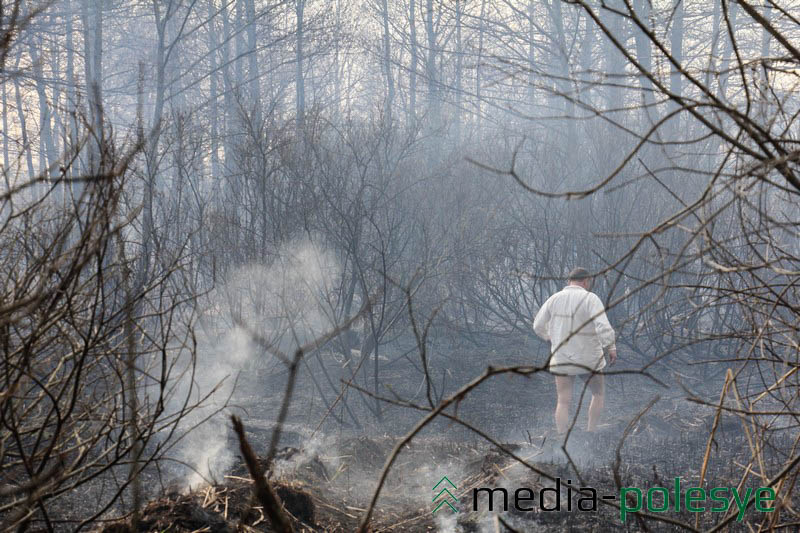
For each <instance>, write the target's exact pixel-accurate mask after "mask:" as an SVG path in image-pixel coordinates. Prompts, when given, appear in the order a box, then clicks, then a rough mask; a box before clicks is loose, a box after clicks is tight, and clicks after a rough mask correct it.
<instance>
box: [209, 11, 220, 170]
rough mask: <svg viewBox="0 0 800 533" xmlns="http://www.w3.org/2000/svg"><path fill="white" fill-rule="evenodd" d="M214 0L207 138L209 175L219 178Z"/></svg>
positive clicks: (210, 25) (211, 22)
mask: <svg viewBox="0 0 800 533" xmlns="http://www.w3.org/2000/svg"><path fill="white" fill-rule="evenodd" d="M215 11H216V10H215V7H214V0H208V24H209V26H208V46H209V51H210V53H209V66H208V70H209V73H210V76H209V92H210V93H211V94H209V112H210V114H211V116H210V117H209V119H210V121H211V132H210V138H209V147H210V150H211V176H212V179H219V178H220V177H221V173H220V169H219V105H218V102H217V97H218V96H219V95H218V89H217V83H218V79H219V72H217V50H218V48H219V43H218V42H217V32H216V29H215V27H214V18H215Z"/></svg>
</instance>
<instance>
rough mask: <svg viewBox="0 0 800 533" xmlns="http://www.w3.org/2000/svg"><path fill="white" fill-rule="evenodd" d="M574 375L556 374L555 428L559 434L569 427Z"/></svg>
mask: <svg viewBox="0 0 800 533" xmlns="http://www.w3.org/2000/svg"><path fill="white" fill-rule="evenodd" d="M574 381H575V376H558V375H557V376H556V394H557V395H558V401H557V402H556V430H557V431H558V433H559V434H560V435H563V434H564V433H566V432H567V428H569V408H570V404H571V403H572V384H573V382H574Z"/></svg>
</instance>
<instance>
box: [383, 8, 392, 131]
mask: <svg viewBox="0 0 800 533" xmlns="http://www.w3.org/2000/svg"><path fill="white" fill-rule="evenodd" d="M381 8H382V10H383V13H382V21H383V69H384V73H385V75H386V124H387V126H389V127H391V125H392V107H393V106H394V79H393V77H392V49H391V45H390V40H389V37H390V35H389V4H388V2H387V0H382V3H381Z"/></svg>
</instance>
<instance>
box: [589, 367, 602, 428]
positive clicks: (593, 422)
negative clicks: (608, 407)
mask: <svg viewBox="0 0 800 533" xmlns="http://www.w3.org/2000/svg"><path fill="white" fill-rule="evenodd" d="M589 390H590V391H592V403H591V404H589V422H588V423H587V425H586V431H590V432H591V431H597V423H598V422H599V421H600V415H602V414H603V406H604V405H605V378H604V377H603V374H595V375H594V376H592V377H591V378H590V379H589Z"/></svg>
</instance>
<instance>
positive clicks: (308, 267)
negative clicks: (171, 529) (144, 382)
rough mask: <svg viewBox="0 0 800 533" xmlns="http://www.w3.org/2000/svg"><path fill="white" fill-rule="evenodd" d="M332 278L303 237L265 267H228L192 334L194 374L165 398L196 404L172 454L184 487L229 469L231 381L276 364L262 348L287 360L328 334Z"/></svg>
mask: <svg viewBox="0 0 800 533" xmlns="http://www.w3.org/2000/svg"><path fill="white" fill-rule="evenodd" d="M340 275H341V269H340V268H339V266H338V263H337V261H336V259H335V257H334V255H333V254H332V253H331V252H330V251H328V250H326V249H325V248H324V247H322V246H320V245H318V244H316V243H315V242H312V241H311V240H303V241H299V242H294V243H291V244H288V245H287V246H285V247H284V248H282V249H281V250H280V251H279V253H278V254H276V256H275V258H274V260H273V261H272V263H270V264H268V265H263V264H251V265H248V266H246V267H243V268H240V269H237V270H235V271H234V272H233V273H232V274H231V275H230V276H229V279H228V281H227V282H226V283H225V284H224V285H222V286H220V287H219V288H218V289H216V290H215V291H213V292H212V293H211V294H209V295H208V297H207V301H206V304H205V305H204V306H203V308H204V311H203V313H202V316H201V318H200V320H199V322H198V327H197V329H196V338H197V355H196V357H197V360H196V371H195V372H194V375H191V373H190V372H185V373H184V374H183V376H182V378H181V379H180V382H179V383H178V384H177V390H178V393H177V394H175V395H174V396H173V397H174V398H175V402H174V403H177V402H178V401H180V400H183V399H185V398H186V397H187V395H189V396H190V400H191V402H199V401H201V400H202V401H203V406H202V407H201V408H198V409H194V410H193V411H192V412H191V413H189V415H188V416H186V417H185V418H184V420H183V421H182V422H181V429H182V431H184V432H185V431H187V430H191V431H190V432H189V433H188V434H186V435H185V436H183V437H182V438H181V439H180V440H179V442H178V444H177V446H176V448H175V449H174V450H173V452H172V457H173V458H174V459H176V460H177V461H179V462H180V463H182V464H185V465H186V466H187V467H188V468H189V471H188V472H187V473H186V474H185V477H184V485H185V486H187V487H189V488H191V487H193V486H196V485H197V484H198V483H201V482H203V481H206V480H209V481H210V480H219V479H221V477H222V476H223V475H224V474H225V472H226V471H228V470H229V469H230V468H231V467H232V466H233V463H234V460H235V457H236V452H235V447H234V446H232V445H231V444H232V443H234V442H235V439H233V438H231V432H232V429H231V427H230V420H229V418H228V413H227V412H225V409H224V407H225V406H226V404H227V402H228V400H229V399H230V398H231V397H232V396H234V395H235V394H236V393H239V392H243V391H239V390H234V386H235V384H236V383H237V377H238V376H239V374H240V373H241V372H242V371H252V370H254V369H259V368H265V367H267V366H268V365H270V364H272V365H275V364H280V363H278V362H277V361H276V359H275V358H274V356H272V355H270V353H269V349H273V348H277V349H279V350H281V351H282V352H283V353H286V354H289V355H290V356H291V353H292V352H293V351H294V349H296V348H297V347H298V346H300V345H302V344H303V343H306V342H309V341H310V340H312V339H313V338H315V337H318V336H320V335H322V334H324V333H325V332H327V331H329V330H330V329H332V328H333V327H334V320H333V319H332V313H331V312H330V310H331V306H330V305H329V303H328V302H329V301H330V300H329V298H328V297H329V295H330V294H331V292H332V289H333V287H335V285H336V282H337V280H338V278H339V277H340ZM267 347H269V349H267ZM239 386H241V385H239ZM234 397H235V396H234ZM171 407H172V408H173V410H174V411H177V410H178V409H180V408H181V406H179V405H172V406H171Z"/></svg>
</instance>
